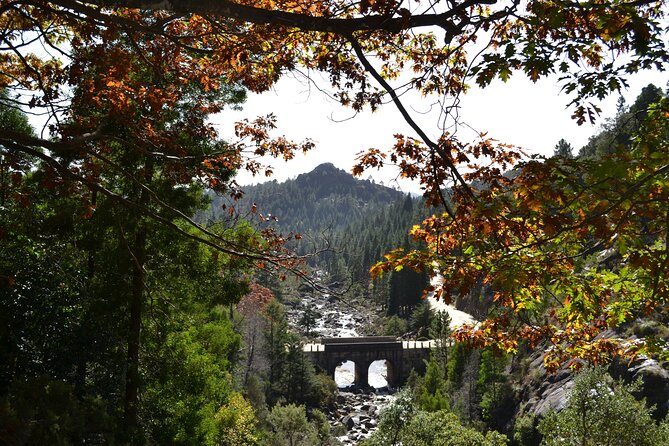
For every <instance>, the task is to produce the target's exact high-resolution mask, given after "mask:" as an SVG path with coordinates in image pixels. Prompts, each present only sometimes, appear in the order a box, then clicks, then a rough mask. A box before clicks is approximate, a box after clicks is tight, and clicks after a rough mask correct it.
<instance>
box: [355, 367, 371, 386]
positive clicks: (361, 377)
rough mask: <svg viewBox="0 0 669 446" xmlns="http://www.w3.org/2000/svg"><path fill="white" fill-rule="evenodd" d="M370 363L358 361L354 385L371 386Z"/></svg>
mask: <svg viewBox="0 0 669 446" xmlns="http://www.w3.org/2000/svg"><path fill="white" fill-rule="evenodd" d="M370 365H371V362H370V363H367V362H362V361H358V362H356V363H355V380H354V381H353V384H357V385H359V386H362V387H367V386H369V366H370Z"/></svg>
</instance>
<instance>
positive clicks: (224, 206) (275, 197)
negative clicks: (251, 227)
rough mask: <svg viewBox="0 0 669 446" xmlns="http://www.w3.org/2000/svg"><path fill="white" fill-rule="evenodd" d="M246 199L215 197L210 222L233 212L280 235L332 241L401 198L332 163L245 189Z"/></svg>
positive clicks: (390, 190)
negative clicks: (259, 219)
mask: <svg viewBox="0 0 669 446" xmlns="http://www.w3.org/2000/svg"><path fill="white" fill-rule="evenodd" d="M243 190H244V195H243V197H242V198H241V199H240V200H238V201H236V202H231V201H230V200H229V199H226V198H225V197H221V196H212V206H211V210H210V212H209V213H207V214H206V218H207V219H209V220H213V221H216V220H220V219H221V218H226V217H227V215H228V212H227V211H228V209H229V208H230V207H231V206H232V207H234V208H235V209H236V210H238V211H239V212H240V213H241V214H242V215H244V214H246V215H248V216H249V218H250V219H251V220H253V216H252V215H250V213H251V209H252V208H254V211H255V212H257V214H259V216H261V217H262V218H263V219H266V220H267V221H266V223H267V224H268V225H272V226H274V227H276V228H278V229H280V230H281V231H282V232H299V233H301V234H302V235H303V236H305V237H319V236H321V235H323V236H332V234H333V233H334V232H335V231H339V230H341V229H343V228H345V227H347V226H348V225H350V224H351V223H353V222H356V221H358V220H360V219H362V218H365V217H366V216H369V215H372V214H374V213H375V212H376V211H377V210H378V209H382V208H384V207H385V206H388V205H390V204H391V203H393V202H394V201H396V200H398V199H399V198H400V197H402V196H403V195H402V192H400V191H397V190H395V189H391V188H389V187H385V186H382V185H379V184H374V183H373V182H371V181H369V180H358V179H355V178H353V176H351V175H350V174H348V173H347V172H345V171H343V170H341V169H338V168H336V167H335V166H334V165H332V164H331V163H326V164H321V165H320V166H318V167H316V168H315V169H314V170H313V171H311V172H309V173H304V174H301V175H298V176H297V178H295V179H294V180H288V181H285V182H283V183H277V182H276V181H270V182H267V183H261V184H257V185H255V186H244V188H243Z"/></svg>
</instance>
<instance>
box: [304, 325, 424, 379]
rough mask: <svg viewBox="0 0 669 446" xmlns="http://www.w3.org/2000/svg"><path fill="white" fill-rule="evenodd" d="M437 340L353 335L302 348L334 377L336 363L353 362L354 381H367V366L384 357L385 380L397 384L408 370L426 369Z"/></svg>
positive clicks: (407, 373) (419, 370)
mask: <svg viewBox="0 0 669 446" xmlns="http://www.w3.org/2000/svg"><path fill="white" fill-rule="evenodd" d="M434 347H436V341H434V340H429V341H403V340H401V339H398V338H395V337H392V336H366V337H356V338H323V339H321V341H320V342H319V343H314V344H306V345H305V346H304V352H305V354H306V355H307V357H308V358H310V359H311V361H312V362H313V363H314V364H315V365H316V366H318V367H320V368H321V369H323V370H324V371H325V372H326V373H327V374H328V375H329V376H330V377H332V378H334V374H335V369H336V368H337V366H339V365H340V364H342V363H343V362H346V361H352V362H353V363H354V364H355V380H354V384H356V385H360V386H367V385H369V382H368V373H369V366H370V365H371V364H372V362H374V361H378V360H385V361H386V373H387V376H386V381H387V382H388V385H389V386H391V387H396V386H398V385H399V384H402V383H404V382H405V381H406V379H407V378H408V377H409V374H410V373H411V370H414V369H415V370H416V371H417V372H424V371H425V361H426V360H427V359H429V357H430V349H432V348H434Z"/></svg>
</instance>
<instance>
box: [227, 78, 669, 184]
mask: <svg viewBox="0 0 669 446" xmlns="http://www.w3.org/2000/svg"><path fill="white" fill-rule="evenodd" d="M667 79H669V76H667V75H666V74H662V73H657V72H647V73H641V74H639V75H637V76H636V77H635V78H633V79H631V80H630V88H629V90H627V91H625V92H623V96H624V97H625V99H626V100H627V102H628V104H631V103H632V102H633V101H634V99H635V98H636V96H637V95H638V94H639V92H640V91H641V89H642V88H643V87H644V86H646V85H647V84H648V83H651V82H652V83H655V85H657V86H658V87H660V88H663V89H664V88H665V84H666V81H667ZM407 100H408V105H410V107H411V109H412V110H413V114H414V117H415V119H417V120H419V121H420V122H421V124H422V125H423V127H424V128H425V129H426V130H427V133H428V134H429V135H430V136H432V137H435V138H436V137H437V136H438V134H439V130H438V127H437V117H436V115H435V114H434V113H432V114H430V113H428V112H429V111H430V109H431V106H430V104H431V103H432V102H434V98H419V99H413V100H412V99H411V98H407ZM617 100H618V95H617V94H614V95H612V96H611V97H610V98H609V99H607V100H606V101H604V102H603V103H601V104H600V107H601V108H602V109H603V110H604V111H603V113H602V117H601V120H603V119H604V118H605V117H610V116H613V115H614V114H615V106H616V102H617ZM568 102H569V99H568V98H567V96H565V95H560V91H559V87H558V85H557V83H556V81H554V80H550V79H545V80H542V81H540V82H538V83H536V84H533V83H532V82H530V81H529V80H527V79H526V78H524V77H523V76H522V75H516V76H515V77H512V78H511V79H510V80H509V82H507V83H503V82H501V81H496V82H494V83H493V84H491V85H490V86H489V87H487V88H485V89H483V90H481V89H478V88H472V89H471V90H470V92H469V93H467V94H466V95H465V96H464V97H463V98H462V101H461V104H460V105H461V109H460V118H461V120H462V121H463V122H466V123H467V124H468V125H470V126H471V127H473V129H475V130H476V131H477V132H488V136H489V137H492V138H495V139H498V140H500V141H502V142H505V143H510V144H515V145H518V146H521V147H522V148H523V149H525V150H526V151H527V152H528V153H531V154H544V155H550V154H552V153H553V148H554V147H555V144H556V143H557V142H558V141H559V140H560V138H564V139H566V140H567V141H568V142H570V143H571V144H572V146H574V148H575V150H578V149H579V148H580V147H581V146H583V145H584V144H585V143H586V142H587V140H588V137H589V136H591V135H592V134H593V133H594V132H595V131H596V129H597V126H595V127H593V126H591V125H590V124H584V125H582V126H578V125H576V122H575V121H574V120H572V119H571V117H570V116H571V114H572V112H573V110H568V109H566V104H567V103H568ZM433 109H434V108H433ZM270 112H273V113H274V114H275V115H276V116H277V117H278V126H279V129H278V131H277V133H276V134H277V135H280V134H282V135H285V136H287V137H288V138H291V139H294V140H301V139H303V138H311V139H313V140H314V141H315V143H316V148H315V149H314V150H313V151H312V152H310V153H308V154H307V155H302V154H299V155H298V156H297V157H296V159H294V160H291V161H289V162H284V161H274V162H273V163H272V164H273V166H274V176H273V177H272V178H270V179H276V180H277V181H284V180H286V179H288V178H293V177H295V176H297V175H298V174H300V173H304V172H309V171H311V170H312V169H313V168H314V167H316V166H317V165H319V164H321V163H324V162H331V163H333V164H334V165H335V166H337V167H339V168H341V169H344V170H346V171H347V172H350V171H351V167H352V166H353V164H354V162H355V156H356V154H357V153H359V152H360V151H362V150H365V149H367V148H369V147H376V148H379V149H384V148H389V147H391V146H392V144H393V141H394V140H393V137H392V136H393V134H394V133H403V134H405V135H410V136H416V135H415V134H414V133H413V131H412V130H411V129H410V128H409V126H408V125H407V124H406V123H405V122H404V120H403V119H402V117H401V116H400V114H399V112H398V111H397V110H396V109H395V107H394V105H393V104H386V105H385V106H383V107H382V108H381V109H380V110H379V111H377V112H375V113H371V112H366V113H363V114H359V115H357V116H355V117H353V118H352V119H347V118H350V117H351V116H352V111H351V110H350V109H345V108H343V107H341V106H339V105H338V104H337V103H335V102H334V101H331V100H329V99H327V97H326V96H325V95H324V94H323V93H321V92H319V91H317V90H316V89H314V88H311V89H310V90H309V89H308V88H307V86H305V85H304V84H303V83H301V82H298V81H297V80H295V79H290V78H285V79H283V80H281V81H280V82H279V84H278V85H277V87H276V88H275V90H274V91H272V92H268V93H264V94H260V95H256V94H250V95H249V98H248V100H247V102H246V104H245V105H244V106H243V110H242V111H239V112H237V111H226V112H225V113H224V114H223V115H221V116H218V117H216V119H215V123H216V125H217V127H218V130H219V132H220V134H221V136H223V137H230V136H231V135H233V132H234V122H236V121H239V120H241V119H243V118H253V117H255V116H259V115H265V114H268V113H270ZM458 137H459V138H460V139H461V140H462V141H470V140H473V139H474V138H475V137H476V133H474V132H473V131H472V130H469V129H467V128H466V127H460V128H459V130H458ZM369 175H371V176H373V177H374V179H375V180H376V181H377V182H379V181H383V182H384V184H386V185H388V186H391V187H395V188H398V189H401V190H403V191H405V192H419V188H418V185H417V184H411V183H409V182H408V181H406V180H403V181H402V180H400V181H396V180H395V179H396V177H397V172H396V170H394V169H390V168H389V169H385V170H384V171H382V172H376V171H370V172H369V173H365V174H364V178H367V177H368V176H369ZM238 181H239V182H240V184H254V183H257V182H262V181H266V178H264V177H252V176H250V174H247V173H245V172H240V174H239V176H238Z"/></svg>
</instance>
